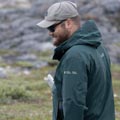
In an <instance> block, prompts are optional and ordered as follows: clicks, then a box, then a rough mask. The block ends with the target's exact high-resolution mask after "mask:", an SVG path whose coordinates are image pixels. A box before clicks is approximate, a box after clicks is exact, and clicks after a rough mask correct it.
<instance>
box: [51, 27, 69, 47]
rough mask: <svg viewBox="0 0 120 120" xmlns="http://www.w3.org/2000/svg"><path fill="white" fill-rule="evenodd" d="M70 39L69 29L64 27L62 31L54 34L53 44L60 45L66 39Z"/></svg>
mask: <svg viewBox="0 0 120 120" xmlns="http://www.w3.org/2000/svg"><path fill="white" fill-rule="evenodd" d="M68 39H69V31H68V30H67V29H65V28H64V29H63V30H62V31H61V32H59V33H56V34H54V36H53V45H54V46H59V45H60V44H62V43H63V42H64V41H66V40H68Z"/></svg>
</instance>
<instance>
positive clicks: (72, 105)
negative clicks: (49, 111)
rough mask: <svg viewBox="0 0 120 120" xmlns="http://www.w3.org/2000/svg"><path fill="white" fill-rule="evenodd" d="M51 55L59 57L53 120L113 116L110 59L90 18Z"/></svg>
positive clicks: (104, 119) (102, 119) (103, 119)
mask: <svg viewBox="0 0 120 120" xmlns="http://www.w3.org/2000/svg"><path fill="white" fill-rule="evenodd" d="M53 59H57V60H59V61H60V62H59V65H58V67H57V69H56V73H55V77H54V82H55V86H54V87H53V120H115V111H114V98H113V90H112V80H111V71H110V60H109V56H108V53H107V51H106V50H105V48H104V47H103V44H102V38H101V34H100V32H99V31H98V29H97V27H96V25H95V23H94V21H93V20H89V21H87V22H86V23H85V24H84V25H83V26H82V27H81V28H80V29H79V30H77V31H76V32H75V33H73V35H72V36H71V37H70V38H69V39H68V40H66V41H65V42H64V43H62V44H61V45H60V46H58V47H57V48H56V49H55V53H54V56H53ZM58 117H59V119H58ZM60 117H61V119H60Z"/></svg>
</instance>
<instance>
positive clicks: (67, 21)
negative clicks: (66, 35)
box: [65, 18, 73, 29]
mask: <svg viewBox="0 0 120 120" xmlns="http://www.w3.org/2000/svg"><path fill="white" fill-rule="evenodd" d="M72 25H73V21H72V20H71V19H70V18H68V19H67V20H66V21H65V27H66V28H67V29H71V28H72Z"/></svg>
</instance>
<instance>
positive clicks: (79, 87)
mask: <svg viewBox="0 0 120 120" xmlns="http://www.w3.org/2000/svg"><path fill="white" fill-rule="evenodd" d="M87 79H88V78H87V68H86V63H85V60H84V59H83V58H82V57H80V56H75V55H73V56H71V57H68V58H67V59H66V60H65V61H64V65H63V86H62V97H63V114H64V120H83V119H84V111H85V110H86V109H87V107H86V94H87Z"/></svg>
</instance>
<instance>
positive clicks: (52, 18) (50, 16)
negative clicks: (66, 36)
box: [37, 1, 79, 28]
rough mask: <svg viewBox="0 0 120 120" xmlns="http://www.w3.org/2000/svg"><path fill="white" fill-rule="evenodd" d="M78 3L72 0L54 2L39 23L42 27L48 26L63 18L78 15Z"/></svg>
mask: <svg viewBox="0 0 120 120" xmlns="http://www.w3.org/2000/svg"><path fill="white" fill-rule="evenodd" d="M78 15H79V13H78V11H77V5H76V4H75V3H73V2H70V1H62V2H58V3H55V4H53V5H52V6H50V7H49V8H48V11H47V15H46V16H45V19H44V20H42V21H40V22H39V23H38V24H37V25H38V26H39V27H42V28H48V27H50V26H52V25H54V24H57V23H59V22H60V21H62V20H65V19H68V18H72V17H75V16H78Z"/></svg>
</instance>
